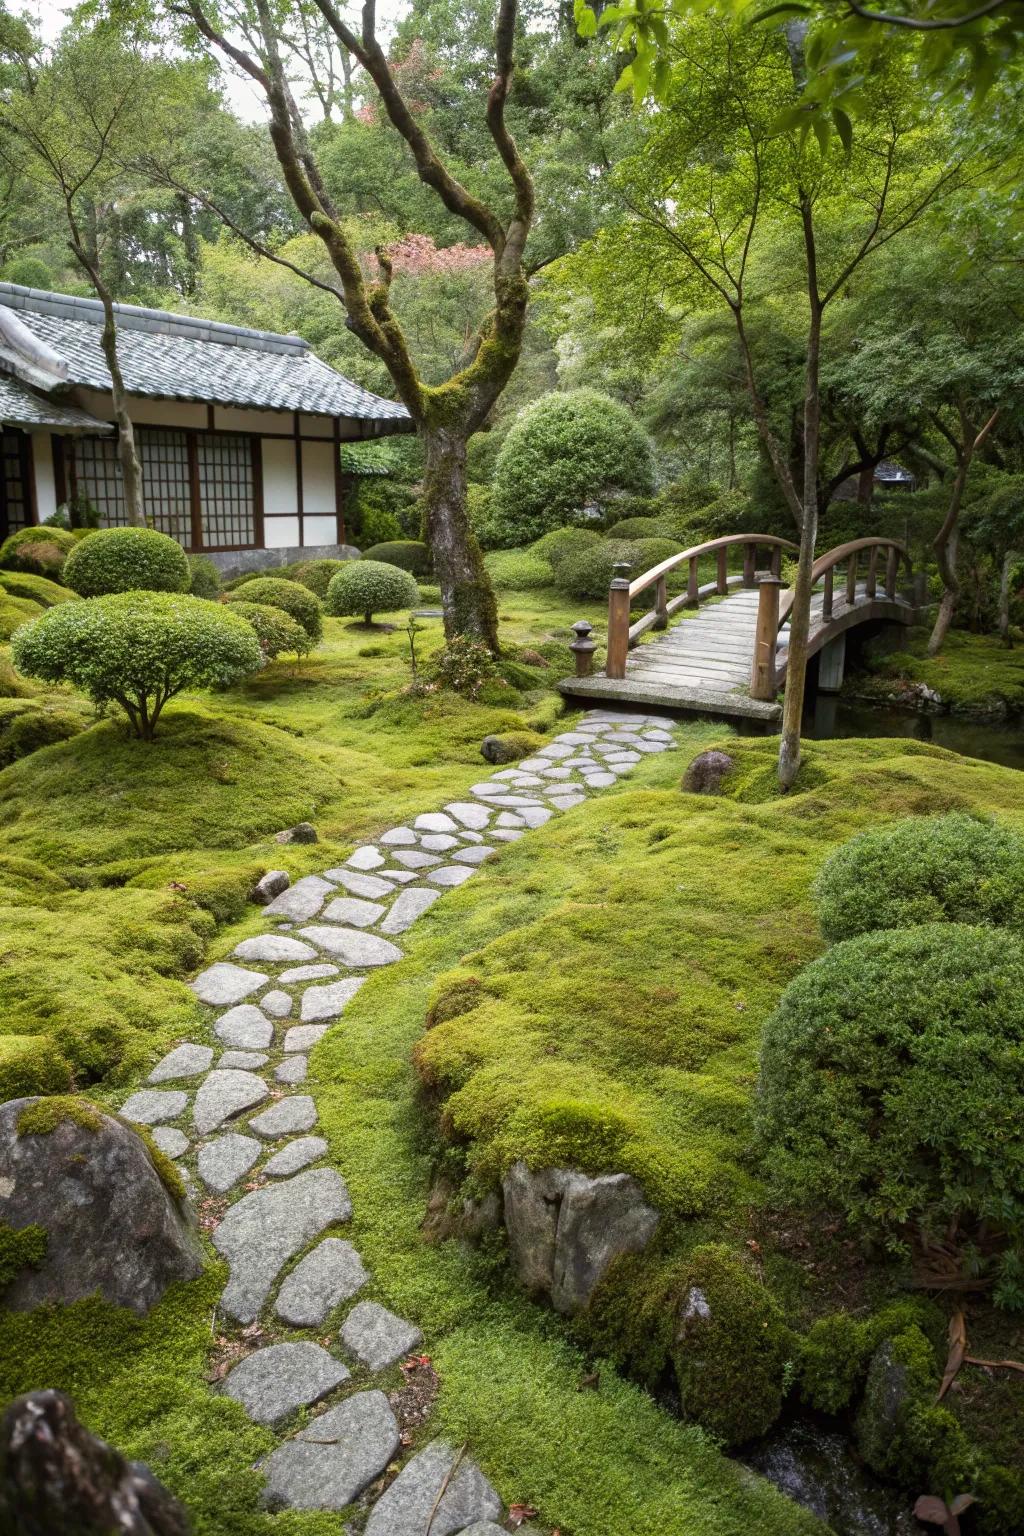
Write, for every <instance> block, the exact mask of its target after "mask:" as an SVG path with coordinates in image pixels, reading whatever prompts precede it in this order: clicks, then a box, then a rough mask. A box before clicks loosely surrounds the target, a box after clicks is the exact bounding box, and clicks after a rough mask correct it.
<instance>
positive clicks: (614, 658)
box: [605, 533, 797, 678]
mask: <svg viewBox="0 0 1024 1536" xmlns="http://www.w3.org/2000/svg"><path fill="white" fill-rule="evenodd" d="M738 549H742V551H743V569H742V572H737V573H735V574H734V575H730V574H729V555H730V553H731V552H732V551H733V550H738ZM796 549H797V545H796V544H793V543H792V542H791V541H790V540H789V539H780V538H776V536H775V535H774V534H770V533H729V534H725V535H724V536H723V537H722V538H719V539H708V540H707V541H706V543H704V544H694V545H693V546H692V548H690V549H684V550H681V551H680V553H679V554H678V555H670V556H669V558H668V559H667V560H662V561H661V562H660V564H658V565H655V566H652V567H651V569H650V570H649V571H645V572H644V574H643V575H642V576H637V577H636V578H635V579H634V580H633V581H630V579H629V570H630V567H629V566H628V565H617V566H616V567H615V570H616V575H615V576H614V577H613V579H612V583H611V586H610V587H609V589H608V659H607V662H606V663H605V675H606V676H607V677H613V678H622V677H625V675H626V657H627V656H628V655H629V651H630V648H631V647H632V646H634V645H636V643H637V641H638V640H639V639H640V636H641V635H644V634H646V633H647V631H648V630H649V629H665V628H666V626H667V625H668V621H669V619H670V618H671V617H672V615H673V614H675V613H678V612H679V611H680V609H681V608H687V607H690V608H696V607H697V606H698V604H699V603H700V602H701V601H702V600H703V599H704V598H706V597H720V596H724V595H725V594H726V593H727V592H728V591H729V589H730V588H731V587H738V586H743V587H753V586H755V585H756V572H757V558H758V552H759V551H760V550H764V551H766V552H768V559H769V567H770V571H771V574H772V576H773V577H774V578H776V579H777V578H778V575H779V571H780V569H781V565H782V551H783V550H790V551H795V550H796ZM711 554H713V555H714V556H715V559H716V562H717V569H716V575H715V579H714V581H709V582H705V583H703V584H701V582H700V575H699V570H698V567H699V563H700V561H701V559H703V558H704V557H705V556H708V555H711ZM683 565H685V566H686V567H687V575H686V591H685V592H681V593H680V594H679V595H678V596H676V597H673V598H669V595H668V578H669V576H670V575H671V574H672V572H673V571H675V570H679V569H680V568H681V567H682V566H683ZM779 585H781V582H780V583H779ZM648 590H650V591H651V594H652V604H651V607H650V609H649V610H648V611H647V612H646V613H644V614H643V615H642V616H641V617H640V618H638V619H637V620H636V621H635V622H634V623H632V624H631V623H630V615H631V613H632V610H633V602H634V599H635V598H637V597H639V595H640V594H641V593H642V592H646V591H648ZM776 630H777V626H776Z"/></svg>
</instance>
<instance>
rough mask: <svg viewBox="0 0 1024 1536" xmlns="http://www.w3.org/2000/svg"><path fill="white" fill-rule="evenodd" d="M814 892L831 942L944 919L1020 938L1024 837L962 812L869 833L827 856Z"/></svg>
mask: <svg viewBox="0 0 1024 1536" xmlns="http://www.w3.org/2000/svg"><path fill="white" fill-rule="evenodd" d="M814 894H815V898H816V900H817V903H818V916H819V921H820V923H821V931H822V933H823V934H824V936H825V938H826V939H827V940H828V941H829V943H837V942H838V941H840V940H842V939H850V938H854V937H855V936H856V935H857V934H860V933H869V932H871V931H872V930H874V929H879V928H913V927H916V926H918V925H919V924H921V923H934V922H940V921H943V920H945V921H947V922H952V923H986V924H988V923H991V924H994V925H996V926H1003V927H1007V928H1013V929H1016V930H1018V931H1019V932H1022V933H1024V837H1021V835H1020V834H1019V833H1017V832H1015V831H1014V830H1013V829H1012V828H1010V827H1007V826H1000V825H999V824H998V823H993V822H986V821H982V820H979V819H977V818H976V817H972V816H966V815H964V814H963V813H962V812H952V813H951V814H950V815H948V816H937V817H915V818H913V819H912V820H908V821H902V822H898V823H897V824H896V825H895V826H893V827H878V828H872V829H871V830H870V831H868V832H862V833H861V834H860V836H859V837H855V838H854V839H853V840H852V841H851V842H849V843H847V844H846V846H845V847H843V848H838V849H837V850H836V851H835V853H833V854H832V855H830V857H829V858H828V859H827V860H826V862H825V864H824V865H823V866H822V869H821V873H820V874H819V876H818V879H817V881H816V882H815V887H814Z"/></svg>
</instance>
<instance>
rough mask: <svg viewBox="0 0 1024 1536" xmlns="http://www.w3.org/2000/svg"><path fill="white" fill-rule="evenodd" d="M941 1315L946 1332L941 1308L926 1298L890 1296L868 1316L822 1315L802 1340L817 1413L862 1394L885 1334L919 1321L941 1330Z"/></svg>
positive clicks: (804, 1372)
mask: <svg viewBox="0 0 1024 1536" xmlns="http://www.w3.org/2000/svg"><path fill="white" fill-rule="evenodd" d="M936 1318H937V1319H938V1324H939V1328H938V1331H939V1332H940V1333H941V1332H942V1321H943V1320H942V1315H941V1313H939V1312H938V1310H937V1308H935V1307H930V1306H929V1305H928V1304H927V1303H925V1302H921V1301H897V1302H890V1303H889V1304H888V1305H887V1306H885V1307H883V1308H881V1310H880V1311H878V1312H875V1313H873V1314H872V1315H871V1316H869V1317H864V1318H855V1317H852V1316H851V1315H850V1313H849V1312H833V1313H831V1314H829V1316H827V1317H819V1318H818V1319H817V1320H816V1322H814V1323H813V1324H812V1325H811V1327H810V1329H809V1330H808V1332H807V1334H806V1335H805V1336H804V1338H803V1339H802V1340H801V1341H800V1354H799V1360H798V1380H799V1384H800V1396H801V1399H802V1400H803V1402H804V1403H806V1404H807V1406H808V1407H809V1408H812V1409H814V1411H815V1412H816V1413H828V1414H838V1413H842V1412H843V1410H844V1409H846V1408H849V1407H850V1405H851V1403H853V1401H854V1399H855V1398H856V1397H857V1396H858V1395H859V1393H860V1390H861V1388H862V1387H863V1385H864V1382H865V1380H866V1378H867V1373H868V1367H869V1365H870V1364H871V1356H872V1355H873V1354H874V1352H875V1350H876V1349H877V1348H878V1346H879V1344H881V1342H882V1340H883V1339H885V1338H888V1337H889V1336H890V1335H891V1334H894V1333H901V1332H902V1331H903V1330H904V1329H906V1328H910V1327H915V1326H921V1327H925V1326H929V1327H931V1329H932V1331H935V1328H934V1325H935V1322H936Z"/></svg>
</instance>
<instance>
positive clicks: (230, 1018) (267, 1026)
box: [213, 1003, 274, 1051]
mask: <svg viewBox="0 0 1024 1536" xmlns="http://www.w3.org/2000/svg"><path fill="white" fill-rule="evenodd" d="M213 1030H214V1034H215V1035H216V1036H217V1039H218V1040H222V1041H223V1042H224V1044H225V1045H233V1046H234V1047H235V1048H236V1049H237V1050H240V1051H262V1050H265V1049H266V1047H267V1046H268V1045H269V1044H270V1042H271V1040H273V1038H274V1026H273V1024H271V1022H270V1020H269V1019H268V1018H267V1016H266V1014H264V1013H263V1012H262V1011H261V1010H260V1009H259V1008H256V1007H254V1006H253V1004H252V1003H242V1004H240V1005H239V1007H237V1008H229V1009H228V1011H227V1013H222V1014H221V1016H220V1018H219V1019H218V1020H217V1022H216V1024H215V1025H214V1026H213Z"/></svg>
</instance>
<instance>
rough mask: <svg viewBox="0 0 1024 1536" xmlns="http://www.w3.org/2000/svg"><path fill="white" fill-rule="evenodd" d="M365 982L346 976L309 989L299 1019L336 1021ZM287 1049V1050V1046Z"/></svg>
mask: <svg viewBox="0 0 1024 1536" xmlns="http://www.w3.org/2000/svg"><path fill="white" fill-rule="evenodd" d="M404 894H405V893H404V892H403V895H404ZM399 900H401V897H399ZM396 905H397V903H396ZM378 942H379V941H378ZM365 980H366V977H365V976H345V977H343V979H342V980H341V981H332V982H330V983H328V985H327V986H326V987H307V988H306V990H305V992H303V994H302V1010H301V1013H300V1015H299V1017H300V1018H301V1019H302V1020H303V1022H304V1023H310V1022H312V1021H314V1020H316V1019H336V1018H337V1017H338V1015H339V1014H340V1013H341V1012H343V1010H344V1009H345V1007H346V1006H347V1004H348V1003H350V1002H351V1001H352V999H353V998H354V997H355V995H356V993H357V992H358V991H359V988H360V987H361V986H362V984H363V982H364V981H365ZM285 1049H286V1050H287V1046H286V1047H285Z"/></svg>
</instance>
